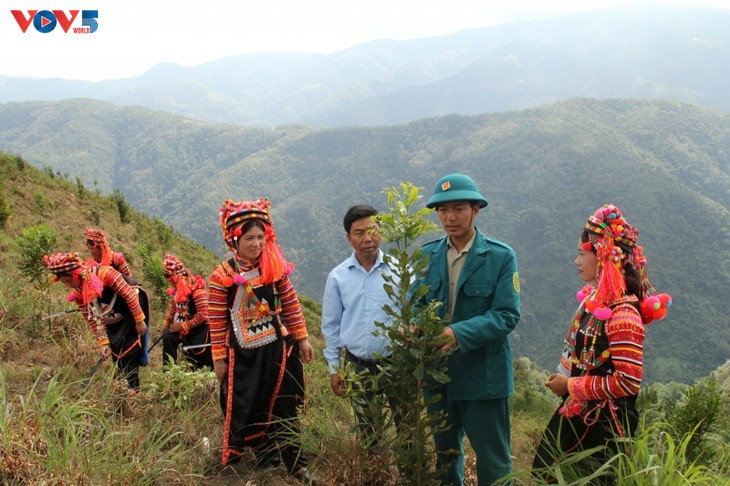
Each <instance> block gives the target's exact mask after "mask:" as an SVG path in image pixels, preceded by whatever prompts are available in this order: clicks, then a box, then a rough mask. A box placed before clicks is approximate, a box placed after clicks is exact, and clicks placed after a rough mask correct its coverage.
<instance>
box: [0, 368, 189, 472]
mask: <svg viewBox="0 0 730 486" xmlns="http://www.w3.org/2000/svg"><path fill="white" fill-rule="evenodd" d="M110 371H111V370H110ZM111 372H112V373H113V371H111ZM43 387H45V390H43V389H42V388H43ZM77 387H78V383H74V382H70V383H69V382H66V377H64V376H62V375H58V376H52V377H51V378H50V380H49V382H48V383H47V384H42V383H41V379H40V378H39V379H38V380H36V382H35V383H34V384H33V386H32V388H31V389H30V390H29V391H28V392H27V393H26V394H24V395H23V396H21V397H19V399H18V400H14V401H13V402H12V403H10V402H8V401H6V400H5V397H6V396H7V388H6V378H5V372H4V371H3V370H2V369H0V398H3V400H2V403H3V406H2V407H0V408H1V409H2V411H0V433H2V438H1V440H0V465H2V467H1V468H0V481H1V482H3V483H4V484H36V483H52V484H139V485H146V484H150V485H151V484H160V483H169V482H170V471H171V470H177V471H178V473H177V474H178V477H177V480H178V481H179V482H180V484H194V483H195V482H196V481H195V477H196V476H197V477H198V478H200V472H201V471H202V470H203V469H202V468H201V467H200V462H199V460H196V459H195V458H194V457H193V455H191V451H190V449H189V446H190V444H187V443H186V442H185V441H183V440H181V439H182V433H181V432H180V430H181V424H180V423H172V424H170V423H168V422H167V421H164V420H158V417H154V416H153V417H149V419H146V418H145V417H144V416H140V417H137V418H136V419H135V420H134V421H133V422H129V423H127V424H125V422H127V421H126V420H125V419H124V417H123V414H124V413H125V412H124V410H125V409H126V410H129V407H130V405H131V404H130V403H129V402H128V400H129V399H128V398H125V397H124V396H120V395H118V394H117V390H116V389H115V387H114V386H108V387H106V388H105V389H104V390H102V391H101V392H100V393H98V394H97V395H96V396H94V397H86V396H77V394H76V393H77V391H76V390H77ZM110 405H111V406H110ZM197 412H198V410H196V413H197ZM176 418H177V419H178V420H179V421H180V422H181V423H182V424H185V422H186V421H189V420H193V419H194V417H192V416H191V415H190V414H186V413H180V412H178V414H177V415H176ZM196 464H197V466H196ZM196 469H197V470H196Z"/></svg>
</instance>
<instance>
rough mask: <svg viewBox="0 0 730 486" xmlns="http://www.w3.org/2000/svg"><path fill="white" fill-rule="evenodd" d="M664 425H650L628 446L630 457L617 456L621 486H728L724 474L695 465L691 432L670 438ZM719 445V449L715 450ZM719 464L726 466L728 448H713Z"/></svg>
mask: <svg viewBox="0 0 730 486" xmlns="http://www.w3.org/2000/svg"><path fill="white" fill-rule="evenodd" d="M665 426H666V425H665V424H661V423H655V424H649V425H648V426H647V427H645V428H644V430H643V431H642V432H641V433H640V434H639V435H638V436H637V437H635V438H634V440H633V441H632V442H631V444H630V448H631V449H630V454H628V455H627V454H619V456H618V461H617V463H616V466H615V474H616V477H618V478H619V479H620V480H619V484H621V485H622V486H623V485H625V486H675V485H678V484H692V485H702V484H705V485H708V486H714V485H716V484H727V479H728V476H727V471H725V472H722V471H713V470H712V469H711V468H709V467H707V466H705V465H702V464H699V463H696V462H695V461H694V460H693V459H692V456H693V455H694V453H693V452H691V449H692V448H693V447H694V446H693V445H692V444H693V443H695V442H697V439H695V437H694V434H695V431H693V430H690V431H688V432H686V433H683V434H674V435H673V434H670V433H668V432H666V431H665V430H663V429H664V428H665ZM718 445H720V447H717V446H718ZM715 447H717V449H716V452H717V455H718V458H719V460H720V462H718V464H725V463H727V459H728V456H727V448H726V447H725V446H722V445H721V444H715Z"/></svg>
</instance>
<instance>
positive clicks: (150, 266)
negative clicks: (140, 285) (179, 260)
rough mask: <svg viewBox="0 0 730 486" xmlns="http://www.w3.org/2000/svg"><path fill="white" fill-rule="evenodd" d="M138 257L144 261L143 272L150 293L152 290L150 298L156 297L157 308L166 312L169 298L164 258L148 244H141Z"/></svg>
mask: <svg viewBox="0 0 730 486" xmlns="http://www.w3.org/2000/svg"><path fill="white" fill-rule="evenodd" d="M137 255H139V257H140V259H141V260H142V271H143V272H144V276H145V280H146V281H147V282H148V284H147V286H146V288H147V290H148V293H149V290H152V292H151V293H150V296H151V297H152V296H154V302H155V303H156V305H157V308H158V309H160V310H161V311H164V310H165V309H166V308H167V303H168V297H167V293H166V290H167V279H166V278H165V275H164V273H163V272H162V256H161V255H160V254H159V252H157V251H155V250H154V249H153V248H152V246H151V245H150V244H148V243H141V244H139V245H138V246H137ZM150 287H151V288H150Z"/></svg>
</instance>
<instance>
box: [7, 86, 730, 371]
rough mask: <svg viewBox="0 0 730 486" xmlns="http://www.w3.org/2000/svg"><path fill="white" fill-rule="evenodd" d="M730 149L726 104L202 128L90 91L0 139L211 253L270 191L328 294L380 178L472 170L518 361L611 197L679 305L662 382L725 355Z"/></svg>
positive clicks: (552, 352) (570, 289) (649, 346)
mask: <svg viewBox="0 0 730 486" xmlns="http://www.w3.org/2000/svg"><path fill="white" fill-rule="evenodd" d="M729 146H730V119H729V118H728V114H727V113H725V112H718V111H712V110H707V109H702V108H698V107H695V106H691V105H683V104H677V103H669V102H649V101H639V100H601V101H597V100H589V99H575V100H570V101H567V102H562V103H557V104H554V105H549V106H545V107H541V108H535V109H531V110H526V111H520V112H511V113H504V114H496V115H480V116H473V117H462V116H449V117H441V118H432V119H425V120H421V121H418V122H412V123H409V124H406V125H400V126H396V127H378V128H351V129H338V130H312V129H308V128H304V127H279V128H276V129H268V130H265V129H260V130H252V129H245V128H240V127H235V126H227V125H207V124H204V123H201V122H196V121H191V120H187V119H182V118H176V117H173V116H169V115H165V114H161V113H155V112H150V111H146V110H143V109H128V108H120V107H116V106H114V105H109V104H105V103H100V102H93V101H89V100H72V101H65V102H59V103H11V104H6V105H0V149H3V150H8V151H11V152H14V153H20V154H22V155H23V156H24V157H26V158H27V159H28V160H29V161H31V162H32V163H33V164H35V165H38V166H51V167H53V168H54V170H56V171H59V172H61V173H68V174H70V175H72V176H77V175H78V176H79V177H82V178H84V180H85V181H87V182H88V183H89V184H90V185H91V186H93V181H97V183H98V186H99V187H100V188H102V189H103V190H104V191H107V190H109V189H110V188H119V189H121V190H122V191H123V192H124V194H125V196H126V198H127V200H128V201H129V202H130V203H131V204H132V205H133V206H134V207H135V208H138V209H139V210H140V211H143V212H145V213H147V214H149V215H151V216H153V217H158V218H160V219H162V220H164V221H165V222H167V223H169V224H171V225H172V226H173V227H174V228H176V230H177V231H179V232H181V233H182V234H185V235H189V236H191V237H193V238H194V239H195V240H196V241H198V242H200V243H202V244H204V245H206V246H207V247H209V248H211V249H213V250H214V251H218V252H221V251H222V249H221V238H220V233H219V232H220V230H219V228H218V225H217V209H218V208H219V207H220V205H221V203H222V202H223V200H224V199H226V198H238V199H243V198H256V197H259V196H262V195H264V196H268V197H269V198H270V199H271V200H272V202H273V214H274V218H275V223H276V225H277V228H278V229H279V235H280V240H281V243H282V245H283V247H284V248H285V251H286V253H287V256H288V257H289V258H290V259H292V260H293V261H294V263H295V264H296V266H297V269H296V271H295V273H294V275H293V278H294V281H295V284H296V285H297V287H298V288H299V289H300V290H301V291H302V292H303V293H304V294H306V295H309V296H312V297H314V298H315V299H318V298H320V296H321V292H322V288H323V286H324V281H325V278H326V275H327V273H328V271H329V270H330V269H331V268H332V267H333V266H334V265H336V264H337V263H338V262H339V261H341V260H342V259H343V258H344V257H345V256H346V255H347V254H348V252H349V249H348V246H347V244H346V241H345V238H344V235H343V230H342V229H341V218H342V215H343V214H344V212H345V210H346V209H347V207H349V206H350V205H351V204H354V203H360V202H366V203H371V204H374V205H375V206H377V207H380V208H384V207H385V200H384V196H383V195H382V194H381V191H382V189H383V187H385V186H390V185H394V184H397V183H398V182H399V181H410V182H413V183H415V184H417V185H420V186H424V187H425V188H426V189H425V193H426V194H430V193H431V191H432V187H433V183H434V182H435V181H436V179H437V178H438V177H440V176H441V175H444V174H446V173H449V172H455V171H460V172H466V173H468V174H470V175H472V176H473V177H474V178H475V179H476V180H477V182H478V183H479V185H480V188H481V189H482V191H483V193H484V194H485V196H486V197H487V199H488V200H489V201H490V205H489V207H488V208H487V210H486V211H485V212H483V213H482V214H480V216H479V218H478V220H477V223H478V225H479V227H480V228H481V229H482V230H484V231H485V232H486V233H487V234H489V235H492V236H494V237H496V238H498V239H502V240H504V241H506V242H508V243H509V244H511V245H512V246H513V247H514V248H515V250H516V251H517V254H518V257H519V262H520V273H521V276H522V279H523V299H524V300H523V303H524V305H523V315H524V318H523V319H522V321H521V323H520V324H519V326H518V328H517V330H516V332H515V334H514V342H515V350H516V354H517V355H520V356H521V355H524V356H528V357H530V358H532V359H533V360H535V361H537V362H538V363H540V364H541V365H543V366H545V367H552V366H554V364H555V362H556V358H557V356H558V353H559V351H560V348H561V346H562V344H561V343H562V339H563V337H564V333H565V332H566V329H567V325H568V320H569V319H570V317H571V316H572V313H573V311H574V307H575V305H576V303H575V300H574V298H573V295H574V294H575V291H576V290H577V289H578V288H579V287H580V282H579V281H578V279H577V277H576V275H575V272H574V266H573V259H574V254H575V250H574V249H575V242H576V238H577V236H578V231H579V229H580V228H581V226H582V224H583V222H584V220H585V218H586V217H587V215H588V214H589V213H590V212H591V211H592V210H593V209H595V208H596V207H598V206H600V205H602V204H604V203H606V202H614V203H616V204H618V205H620V206H621V207H622V209H623V210H624V213H625V215H626V217H627V218H628V220H629V221H630V222H632V223H634V224H635V225H636V226H638V227H639V228H640V229H641V233H642V236H641V242H642V244H643V245H644V246H645V247H646V253H647V256H648V258H649V274H650V277H651V279H652V281H653V282H654V284H655V285H656V286H657V287H658V289H659V290H660V291H663V292H668V293H670V294H672V295H673V297H674V305H673V307H672V308H671V312H670V316H669V317H668V318H667V319H666V320H665V321H661V322H658V323H655V324H652V326H651V327H650V328H649V331H648V338H647V343H646V353H647V375H648V378H649V380H660V381H669V380H678V381H691V380H692V379H694V378H696V377H699V376H704V375H706V374H707V373H708V372H709V371H711V370H713V369H714V368H716V367H717V366H719V365H720V364H722V363H724V362H725V361H726V360H727V359H728V357H730V344H729V343H730V339H729V338H730V328H729V326H728V319H727V317H725V313H724V312H723V307H722V306H721V302H722V301H723V300H724V299H726V293H727V291H726V289H727V288H728V286H729V284H730V258H729V257H730V255H729V253H730V251H729V249H728V245H727V243H726V242H727V241H728V232H729V225H728V221H730V218H729V216H730V215H729V214H728V212H729V211H730V174H729V171H730V154H729V153H728V149H727V147H729ZM99 167H103V169H99ZM688 343H689V344H690V345H688Z"/></svg>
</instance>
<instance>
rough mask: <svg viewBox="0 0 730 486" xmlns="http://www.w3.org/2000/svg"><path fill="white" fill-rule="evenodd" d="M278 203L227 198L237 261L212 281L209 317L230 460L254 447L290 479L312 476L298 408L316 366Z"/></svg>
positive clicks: (226, 224)
mask: <svg viewBox="0 0 730 486" xmlns="http://www.w3.org/2000/svg"><path fill="white" fill-rule="evenodd" d="M270 205H271V203H270V202H269V201H268V199H264V198H260V199H258V200H256V201H241V202H234V201H231V200H227V201H225V203H224V205H223V207H222V208H221V210H220V224H221V227H222V229H223V239H224V240H225V242H226V245H227V246H228V248H229V249H230V250H231V251H232V252H233V256H232V257H231V258H230V259H228V260H226V261H223V262H222V263H221V264H220V265H219V266H218V267H216V269H215V270H214V271H213V274H212V275H211V276H210V279H209V280H208V282H209V287H208V317H209V324H210V334H211V344H212V348H213V349H212V351H213V360H214V370H215V374H216V376H217V377H218V380H219V382H220V388H221V407H222V409H223V413H224V416H225V423H224V430H223V461H222V462H223V464H224V465H225V464H228V463H231V462H234V461H235V460H237V459H239V458H240V457H241V456H242V454H243V453H244V448H245V447H251V448H252V450H253V452H254V454H255V456H256V462H257V464H258V465H259V466H261V467H267V466H270V465H276V464H277V463H278V462H279V460H283V462H284V465H285V466H286V468H287V471H288V472H289V473H290V474H293V475H296V476H298V477H306V476H308V475H309V473H308V472H307V469H306V460H305V458H304V456H303V455H302V453H301V447H300V445H299V425H298V418H297V410H298V408H299V407H300V406H301V405H302V404H303V401H304V372H303V367H302V363H311V362H312V361H313V360H314V352H313V350H312V346H311V344H310V343H309V340H308V334H307V326H306V323H305V321H304V314H303V312H302V307H301V305H300V303H299V299H298V297H297V294H296V292H295V290H294V287H293V286H292V283H291V281H290V280H289V274H290V273H291V271H292V269H293V267H292V265H291V264H290V263H289V262H287V261H286V260H285V258H284V256H283V254H282V252H281V248H280V247H279V245H278V243H277V240H276V232H275V231H274V227H273V225H272V221H271V215H270V214H269V208H270Z"/></svg>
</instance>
